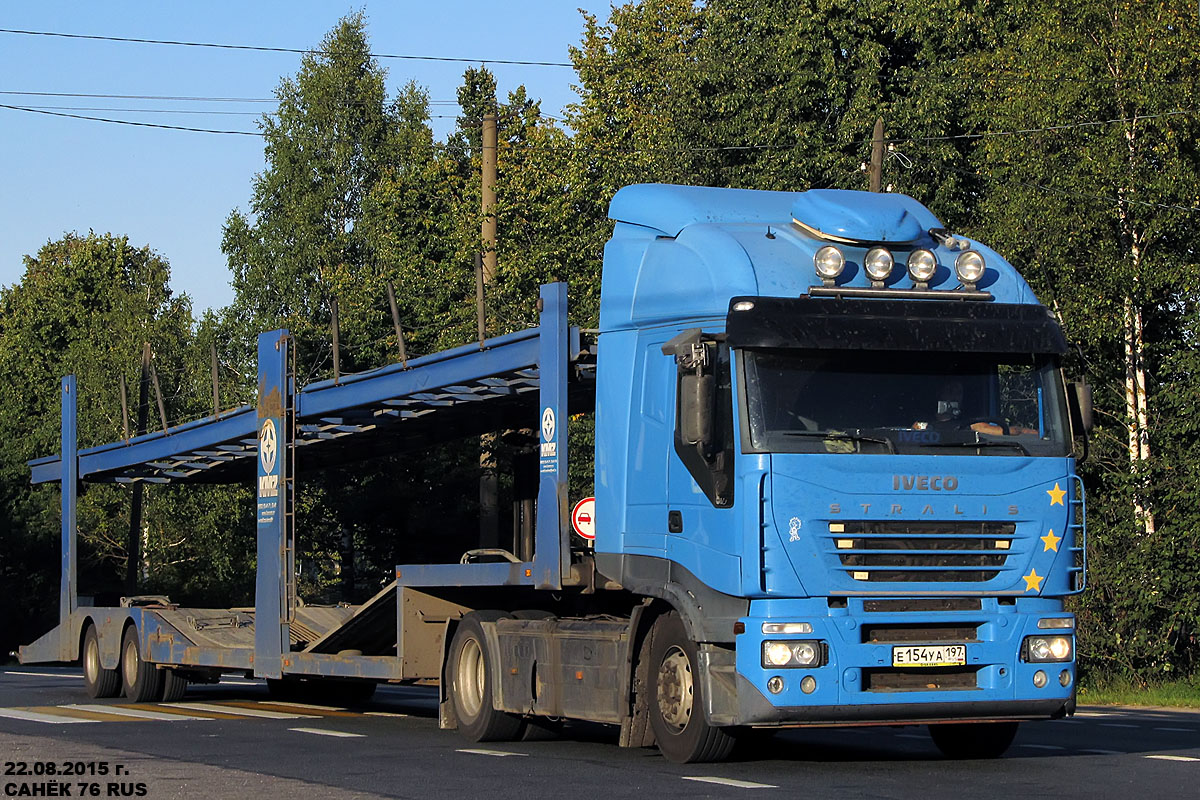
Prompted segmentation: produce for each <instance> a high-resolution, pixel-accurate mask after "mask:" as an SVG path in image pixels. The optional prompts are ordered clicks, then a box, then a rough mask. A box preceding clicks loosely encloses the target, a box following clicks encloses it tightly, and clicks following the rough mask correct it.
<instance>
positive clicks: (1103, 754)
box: [1079, 750, 1125, 756]
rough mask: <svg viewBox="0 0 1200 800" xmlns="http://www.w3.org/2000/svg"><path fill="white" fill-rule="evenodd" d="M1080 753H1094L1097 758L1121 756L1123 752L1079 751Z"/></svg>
mask: <svg viewBox="0 0 1200 800" xmlns="http://www.w3.org/2000/svg"><path fill="white" fill-rule="evenodd" d="M1079 752H1081V753H1094V754H1095V755H1098V756H1123V755H1125V751H1124V750H1080V751H1079Z"/></svg>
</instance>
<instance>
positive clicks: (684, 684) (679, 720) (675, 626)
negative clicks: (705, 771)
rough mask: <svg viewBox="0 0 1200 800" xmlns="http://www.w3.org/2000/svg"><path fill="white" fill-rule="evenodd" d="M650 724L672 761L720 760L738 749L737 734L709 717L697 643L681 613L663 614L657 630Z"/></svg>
mask: <svg viewBox="0 0 1200 800" xmlns="http://www.w3.org/2000/svg"><path fill="white" fill-rule="evenodd" d="M651 635H652V636H653V640H652V642H651V645H650V684H651V686H652V687H653V689H654V691H653V694H652V696H651V698H650V703H649V705H650V726H651V727H652V728H653V729H654V739H655V742H656V743H657V744H658V749H659V750H660V751H662V754H663V756H665V757H666V758H667V760H669V761H674V762H676V763H688V762H695V761H720V760H722V759H724V758H725V757H726V756H728V755H729V752H730V751H731V750H732V749H733V745H734V738H733V736H732V735H731V732H730V731H728V730H726V729H724V728H718V727H714V726H712V725H710V724H709V723H708V720H706V719H705V718H704V695H703V688H702V685H701V681H700V673H699V669H698V668H697V665H698V663H699V661H698V658H697V649H696V643H695V642H693V641H692V640H691V639H690V638H689V637H688V635H687V632H686V631H685V630H684V627H683V621H682V620H680V619H679V615H678V614H675V613H671V614H667V615H665V616H662V617H659V618H658V621H657V622H655V623H654V630H653V631H652V632H651Z"/></svg>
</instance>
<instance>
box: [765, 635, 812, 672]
mask: <svg viewBox="0 0 1200 800" xmlns="http://www.w3.org/2000/svg"><path fill="white" fill-rule="evenodd" d="M823 654H824V649H823V648H822V646H821V643H820V642H807V641H806V642H796V641H790V642H771V641H767V642H763V649H762V665H763V666H764V667H819V666H821V662H822V661H823V658H822V656H823Z"/></svg>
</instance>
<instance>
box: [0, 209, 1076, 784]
mask: <svg viewBox="0 0 1200 800" xmlns="http://www.w3.org/2000/svg"><path fill="white" fill-rule="evenodd" d="M610 217H611V218H612V219H613V220H614V221H615V227H614V231H613V235H612V238H611V240H610V241H609V243H608V245H607V247H606V249H605V254H604V269H603V277H602V293H601V305H600V328H599V331H598V332H595V331H581V330H580V329H579V328H575V327H571V326H570V325H569V324H568V322H567V297H566V287H565V285H564V284H549V285H546V286H543V287H542V288H541V292H540V297H539V299H538V302H537V307H538V312H539V323H538V325H537V326H536V327H532V328H530V329H528V330H525V331H521V332H518V333H514V334H509V335H505V336H500V337H497V338H493V339H488V340H485V341H481V342H480V343H478V344H472V345H468V346H464V347H461V348H457V349H454V350H450V351H446V352H442V353H437V354H433V355H428V356H423V357H420V358H414V359H407V360H404V361H402V362H401V363H398V364H393V365H390V366H386V367H383V368H380V369H377V370H373V371H371V372H366V373H359V374H354V375H345V376H342V375H338V376H335V378H334V379H333V380H327V381H322V382H317V383H311V384H308V385H305V386H300V385H298V384H297V381H296V377H295V373H294V368H293V359H294V353H295V346H294V345H295V343H294V342H293V341H292V339H291V337H290V336H289V334H288V332H287V331H283V330H277V331H272V332H269V333H264V334H262V335H261V336H260V337H259V349H258V396H257V402H256V404H255V405H253V406H245V407H242V408H238V409H233V410H230V411H225V412H223V413H221V414H214V415H213V416H212V417H209V418H206V419H203V420H199V421H196V422H192V423H188V424H185V425H181V426H178V427H176V428H171V429H168V430H166V431H161V432H157V433H151V434H146V435H143V436H138V437H134V438H131V439H129V440H121V441H117V442H113V443H111V444H107V445H102V446H99V447H94V448H90V449H86V450H80V449H78V447H77V443H76V438H77V437H76V432H75V407H76V405H75V404H76V394H77V386H76V384H75V381H74V379H73V378H70V377H68V378H66V379H64V381H63V384H62V408H63V423H62V449H61V452H60V454H59V455H57V456H52V457H48V458H43V459H39V460H37V461H35V462H32V465H31V466H32V475H33V480H34V482H35V483H43V482H56V481H57V482H60V483H61V485H62V544H63V560H62V584H61V585H62V590H61V597H60V624H59V625H58V626H57V627H56V628H55V629H54V630H52V631H50V632H49V633H47V634H46V635H45V636H43V637H42V638H41V639H39V640H38V641H36V642H34V643H32V644H31V645H28V646H26V647H23V648H22V649H21V652H20V657H21V660H22V662H23V663H30V662H36V661H76V660H78V661H81V662H82V666H83V671H84V676H85V683H86V686H87V690H88V692H89V693H90V694H91V695H92V696H94V697H103V696H115V695H116V694H118V693H122V692H123V693H124V694H125V696H126V697H128V698H130V699H132V700H135V701H152V700H153V701H171V700H175V699H178V698H179V697H181V696H182V695H183V693H184V692H185V691H186V690H187V687H188V685H189V683H190V682H199V681H211V680H215V679H216V678H217V677H218V676H220V675H221V674H222V673H225V672H235V673H244V674H248V675H253V676H257V677H259V678H263V679H266V680H267V681H268V683H269V684H270V685H271V686H272V688H273V689H279V690H280V691H285V690H288V691H294V690H296V689H298V688H301V689H303V688H309V689H318V688H322V687H324V688H328V687H330V686H333V687H338V688H340V689H342V690H347V689H349V690H354V691H358V692H359V696H360V697H361V696H365V695H367V694H369V692H370V691H371V690H372V689H373V687H374V686H375V685H377V684H378V683H380V682H393V683H401V682H427V683H432V682H437V683H438V685H439V686H440V687H441V688H440V691H439V698H440V724H441V726H442V727H444V728H457V729H458V730H459V731H460V732H461V733H462V734H464V735H465V736H467V737H469V738H470V739H473V740H477V741H484V740H504V739H511V738H515V737H518V736H520V735H522V732H523V731H524V730H525V729H526V728H527V727H528V726H529V725H531V724H534V725H536V724H539V723H540V722H541V721H544V720H546V719H564V718H565V719H580V720H590V721H595V722H602V723H610V724H612V725H614V726H618V727H619V731H620V734H619V735H620V743H621V744H622V745H624V746H651V745H657V747H658V748H659V749H660V750H661V751H662V753H663V755H665V756H666V757H667V758H669V759H671V760H674V761H680V762H686V761H706V760H717V759H721V758H723V757H725V756H726V755H727V754H728V753H729V752H730V750H731V748H732V746H733V744H734V743H735V741H736V739H737V737H738V736H739V735H740V734H741V733H742V732H745V731H748V730H752V729H768V730H770V729H779V728H788V727H798V726H824V725H846V724H852V725H864V724H886V725H917V724H921V725H928V726H929V730H930V733H931V735H932V738H933V741H934V742H935V743H936V744H937V746H938V747H939V748H940V749H941V750H942V751H943V752H944V753H945V754H946V755H948V756H951V757H994V756H998V755H1000V754H1002V753H1003V752H1004V751H1005V750H1006V749H1007V747H1008V746H1009V744H1010V743H1011V741H1012V739H1013V737H1014V735H1015V733H1016V730H1017V726H1018V724H1019V722H1021V721H1024V720H1038V719H1053V718H1058V717H1062V716H1064V715H1068V714H1071V713H1073V711H1074V692H1075V654H1076V642H1075V619H1074V616H1073V615H1072V614H1071V613H1069V612H1068V611H1066V610H1065V609H1064V600H1065V598H1067V597H1068V596H1069V595H1072V594H1075V593H1078V592H1080V591H1082V590H1083V588H1084V583H1085V574H1086V543H1085V529H1084V495H1083V486H1082V483H1081V481H1080V479H1079V478H1078V477H1077V475H1076V473H1075V464H1076V455H1075V454H1076V445H1077V444H1083V445H1084V446H1085V445H1086V439H1085V438H1084V437H1085V436H1086V431H1087V429H1088V428H1090V425H1091V399H1090V393H1089V390H1088V388H1087V386H1086V384H1084V383H1082V382H1067V381H1066V380H1065V379H1064V377H1063V373H1062V368H1061V363H1060V360H1061V358H1062V356H1063V354H1064V353H1065V352H1066V349H1067V345H1066V342H1065V340H1064V338H1063V335H1062V332H1061V330H1060V327H1059V325H1058V323H1057V322H1056V321H1055V319H1054V317H1053V316H1052V315H1051V314H1050V313H1049V311H1048V310H1047V309H1046V308H1045V307H1043V306H1042V305H1040V304H1039V303H1038V301H1037V298H1036V297H1035V296H1034V294H1033V292H1032V291H1031V290H1030V288H1029V286H1028V285H1027V284H1026V282H1025V281H1024V280H1023V279H1022V278H1021V276H1020V275H1019V274H1018V273H1017V271H1016V270H1015V269H1014V268H1013V267H1012V266H1011V265H1009V264H1008V263H1007V262H1005V261H1004V259H1003V258H1001V257H1000V256H999V255H998V254H997V253H995V252H993V251H992V250H990V249H988V248H987V247H985V246H983V245H981V244H979V243H976V242H973V241H970V240H968V239H966V238H964V237H962V236H958V235H955V234H953V233H950V232H948V231H947V230H945V229H944V227H943V226H942V225H941V224H940V223H939V222H938V220H937V219H936V218H935V217H934V216H933V214H932V213H931V212H930V211H929V210H928V209H926V208H925V207H923V206H922V205H921V204H920V203H918V202H916V201H915V200H913V199H911V198H908V197H905V196H902V195H897V194H871V193H865V192H853V191H838V190H813V191H807V192H800V193H792V192H763V191H749V190H735V189H716V188H702V187H687V186H667V185H638V186H630V187H626V188H624V189H622V190H621V191H620V192H618V193H617V195H616V196H615V198H614V199H613V202H612V205H611V210H610ZM581 415H584V416H587V415H594V431H595V434H594V435H595V464H594V512H589V513H586V514H585V513H582V512H577V513H576V514H575V516H576V517H577V519H575V520H574V522H576V523H580V524H581V527H580V530H583V531H585V532H589V533H590V532H592V530H594V541H589V540H585V539H583V538H580V537H579V536H577V535H575V534H574V533H573V532H572V521H573V520H572V510H573V509H576V508H582V509H585V510H586V509H589V508H590V505H589V503H586V502H585V503H582V504H581V503H580V502H579V501H582V500H585V498H582V497H574V496H571V493H570V491H569V489H568V481H567V455H568V430H569V428H570V427H571V426H570V424H569V420H570V419H571V418H572V417H576V418H577V417H579V416H581ZM497 431H506V432H508V433H510V434H511V433H514V432H524V433H525V438H526V441H527V451H528V456H529V457H528V458H525V459H515V460H514V461H513V464H514V465H517V466H514V467H513V469H514V471H519V472H520V474H514V475H513V476H512V480H511V486H512V487H513V488H512V490H511V492H510V493H509V495H510V496H509V497H508V498H507V499H508V500H510V501H511V503H512V505H513V515H512V522H511V526H509V527H506V528H505V530H504V532H503V535H502V536H501V537H500V539H499V540H498V541H485V540H483V538H482V537H481V535H480V534H479V533H478V532H477V531H474V530H457V529H456V530H436V531H421V532H413V533H412V534H410V535H418V536H426V537H438V540H439V541H441V542H443V544H448V545H449V546H451V547H454V548H456V549H455V551H454V552H455V553H456V556H457V557H456V558H454V559H453V560H452V563H411V564H400V565H398V566H397V567H396V570H395V580H394V582H391V583H389V584H388V585H387V586H385V587H383V588H382V589H381V590H380V591H379V592H378V594H376V595H375V596H374V597H372V598H371V599H370V600H368V601H367V602H365V603H363V604H361V605H357V606H340V605H339V606H332V607H326V606H316V605H312V604H305V603H304V602H303V599H302V598H300V597H298V596H297V588H296V587H297V582H296V553H297V546H296V541H297V537H298V536H299V537H301V538H302V537H303V535H304V533H303V531H297V530H296V525H295V514H294V508H295V502H296V494H297V482H296V476H297V475H298V474H300V475H304V474H308V473H310V472H311V471H315V470H320V469H322V468H324V467H325V466H326V465H328V464H334V463H336V464H341V465H345V464H346V463H349V462H353V461H354V460H355V459H364V458H368V457H375V456H379V455H380V454H393V455H394V454H404V453H418V452H421V451H422V450H423V449H425V448H429V447H432V446H436V445H437V444H439V443H442V442H447V441H451V440H454V439H462V438H464V437H466V438H469V437H478V436H480V435H481V434H487V433H488V432H497ZM136 481H143V482H149V483H189V482H203V483H213V482H237V481H253V482H254V486H255V487H256V492H255V493H256V498H257V499H256V506H255V509H254V514H255V518H256V521H257V532H258V533H257V561H258V568H257V583H256V587H255V590H256V593H255V606H254V607H253V608H242V609H235V608H217V609H198V608H184V607H180V606H178V605H176V604H173V603H171V601H170V600H169V599H168V598H166V597H131V598H124V599H123V600H122V602H121V604H120V605H119V606H114V607H92V606H86V605H80V604H79V601H78V595H77V589H76V575H75V558H76V555H75V554H76V529H75V500H76V491H77V487H78V486H79V485H80V483H81V482H125V483H131V482H136ZM506 485H507V484H506ZM386 501H387V500H386V499H382V500H381V502H386ZM589 525H591V526H594V528H589V527H588V526H589ZM459 554H461V555H459ZM425 560H426V561H428V559H425ZM442 560H443V561H445V560H447V559H442Z"/></svg>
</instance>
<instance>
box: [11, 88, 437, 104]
mask: <svg viewBox="0 0 1200 800" xmlns="http://www.w3.org/2000/svg"><path fill="white" fill-rule="evenodd" d="M0 95H13V96H19V97H81V98H89V99H93V100H178V101H186V102H197V103H278V102H279V98H278V97H203V96H199V97H197V96H183V95H160V94H84V93H80V92H19V91H12V90H0ZM426 102H427V104H428V105H431V106H456V105H458V101H457V100H428V101H426ZM358 103H366V101H365V100H362V101H358Z"/></svg>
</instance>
